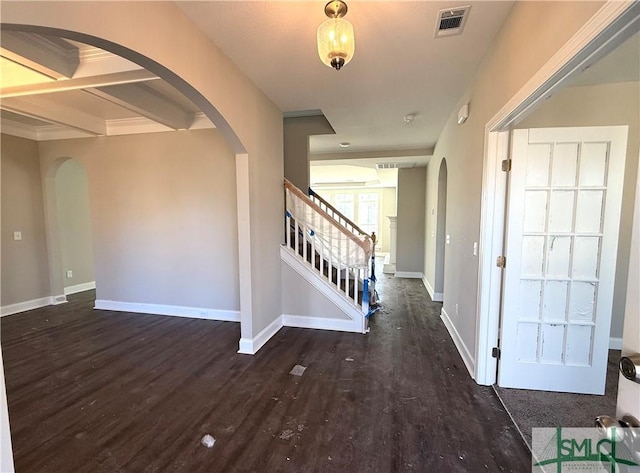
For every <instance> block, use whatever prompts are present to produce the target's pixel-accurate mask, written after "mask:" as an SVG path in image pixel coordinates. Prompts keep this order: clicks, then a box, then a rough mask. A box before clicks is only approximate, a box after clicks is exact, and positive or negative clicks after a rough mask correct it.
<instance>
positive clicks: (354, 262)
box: [284, 179, 374, 333]
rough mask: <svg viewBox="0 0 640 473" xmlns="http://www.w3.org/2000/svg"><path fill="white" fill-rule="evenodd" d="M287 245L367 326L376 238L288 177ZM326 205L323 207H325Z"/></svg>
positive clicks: (363, 329)
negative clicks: (305, 191)
mask: <svg viewBox="0 0 640 473" xmlns="http://www.w3.org/2000/svg"><path fill="white" fill-rule="evenodd" d="M284 187H285V194H286V232H285V233H286V237H285V238H286V247H287V249H288V250H289V251H290V252H292V253H294V254H295V255H296V257H297V258H298V259H299V260H301V261H302V262H304V263H305V264H306V265H307V266H308V268H309V269H310V270H311V271H314V272H315V273H316V274H317V275H319V276H320V277H322V278H323V279H324V280H325V281H326V282H327V283H328V284H330V285H331V286H332V287H333V289H334V290H335V291H337V292H338V293H339V294H340V295H341V296H343V297H345V298H346V299H347V300H348V301H349V302H350V303H351V304H353V305H354V306H355V307H357V308H358V309H359V311H360V313H362V332H363V333H365V332H366V331H367V329H368V314H369V309H370V307H369V305H370V302H371V301H372V298H371V295H372V294H373V293H374V290H373V288H372V287H371V286H370V285H369V282H370V281H369V278H370V277H371V276H372V274H371V269H372V268H371V265H372V264H373V259H372V255H373V251H374V241H372V238H371V237H370V236H369V235H367V234H366V233H364V232H361V230H360V229H357V230H356V229H355V228H354V227H357V226H355V224H353V225H352V226H351V228H349V227H347V226H346V225H345V224H344V223H342V222H341V221H339V219H337V218H336V215H335V213H329V212H328V211H327V207H326V206H321V205H320V204H319V203H317V202H315V201H314V200H312V199H311V198H309V197H308V196H307V195H306V194H305V193H304V192H302V191H301V190H300V189H298V188H297V187H295V186H294V185H293V184H292V183H291V182H289V181H287V180H286V179H285V183H284ZM323 207H324V208H323Z"/></svg>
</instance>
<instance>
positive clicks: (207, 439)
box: [200, 434, 216, 448]
mask: <svg viewBox="0 0 640 473" xmlns="http://www.w3.org/2000/svg"><path fill="white" fill-rule="evenodd" d="M200 443H201V444H202V445H204V446H205V447H207V448H211V447H213V446H214V445H215V443H216V439H214V438H213V437H212V436H211V435H209V434H207V435H205V436H204V437H202V440H200Z"/></svg>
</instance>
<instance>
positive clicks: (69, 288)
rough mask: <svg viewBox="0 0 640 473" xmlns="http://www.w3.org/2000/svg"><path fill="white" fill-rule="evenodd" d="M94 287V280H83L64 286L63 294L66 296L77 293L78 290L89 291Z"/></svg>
mask: <svg viewBox="0 0 640 473" xmlns="http://www.w3.org/2000/svg"><path fill="white" fill-rule="evenodd" d="M95 288H96V282H95V281H91V282H85V283H82V284H75V285H73V286H67V287H65V288H64V295H65V296H68V295H69V294H77V293H78V292H84V291H90V290H91V289H95Z"/></svg>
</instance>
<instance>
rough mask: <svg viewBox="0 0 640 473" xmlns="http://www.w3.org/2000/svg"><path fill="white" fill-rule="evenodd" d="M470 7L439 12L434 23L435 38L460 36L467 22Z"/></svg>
mask: <svg viewBox="0 0 640 473" xmlns="http://www.w3.org/2000/svg"><path fill="white" fill-rule="evenodd" d="M469 10H471V6H466V7H458V8H449V9H445V10H440V12H439V13H438V21H437V23H436V33H435V35H434V37H435V38H440V37H442V36H454V35H457V34H461V33H462V30H463V29H464V25H465V23H466V22H467V17H468V16H469Z"/></svg>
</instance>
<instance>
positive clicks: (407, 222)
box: [396, 167, 427, 273]
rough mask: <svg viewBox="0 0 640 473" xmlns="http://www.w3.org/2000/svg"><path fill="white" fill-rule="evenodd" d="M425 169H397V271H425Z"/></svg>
mask: <svg viewBox="0 0 640 473" xmlns="http://www.w3.org/2000/svg"><path fill="white" fill-rule="evenodd" d="M426 169H427V168H425V167H417V168H410V169H398V230H397V239H396V242H397V250H396V272H413V273H422V272H423V264H424V230H425V201H424V196H425V192H426V187H425V186H426V178H427V173H426Z"/></svg>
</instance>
